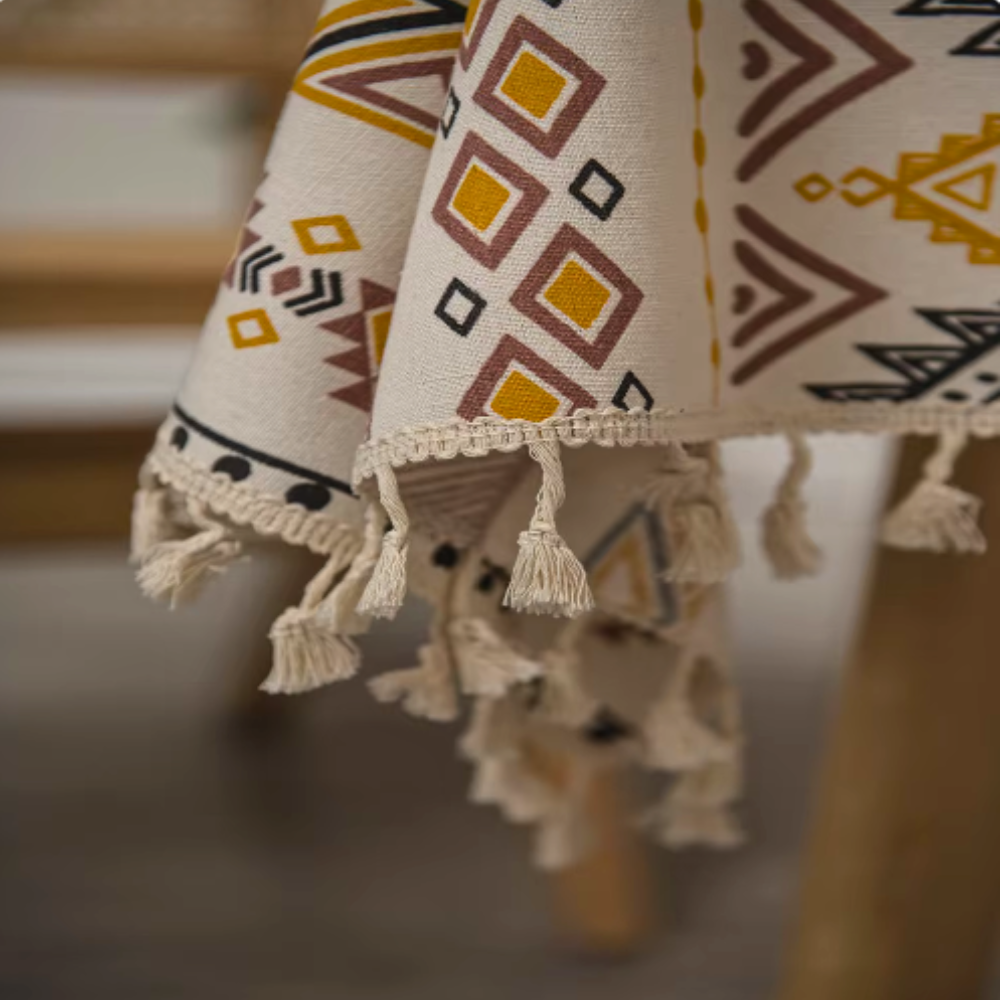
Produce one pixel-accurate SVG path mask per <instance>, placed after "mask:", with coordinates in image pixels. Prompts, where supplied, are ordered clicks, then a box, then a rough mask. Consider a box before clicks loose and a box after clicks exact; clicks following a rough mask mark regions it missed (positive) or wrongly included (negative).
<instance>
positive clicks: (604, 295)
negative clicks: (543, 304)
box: [545, 260, 611, 330]
mask: <svg viewBox="0 0 1000 1000" xmlns="http://www.w3.org/2000/svg"><path fill="white" fill-rule="evenodd" d="M545 298H546V299H548V301H549V302H551V303H552V305H554V306H555V307H556V309H558V310H559V312H561V313H562V314H563V315H564V316H568V317H569V318H570V319H571V320H572V321H573V322H574V323H576V325H577V326H579V327H582V328H583V329H584V330H589V329H590V328H591V327H592V326H593V325H594V323H596V322H597V319H598V317H599V316H600V315H601V313H602V312H603V311H604V307H605V306H606V305H607V304H608V300H609V299H610V298H611V292H609V291H608V290H607V289H606V288H605V287H604V285H602V284H601V283H600V282H599V281H598V280H597V279H596V278H595V277H594V276H593V275H592V274H591V273H590V272H589V271H586V270H584V269H583V268H582V267H580V265H579V264H577V262H576V261H575V260H571V261H567V263H566V266H565V267H564V268H563V269H562V272H561V273H560V275H559V277H558V278H556V280H555V281H553V282H552V284H551V285H550V286H549V288H548V290H547V291H546V292H545Z"/></svg>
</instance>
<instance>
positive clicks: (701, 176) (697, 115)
mask: <svg viewBox="0 0 1000 1000" xmlns="http://www.w3.org/2000/svg"><path fill="white" fill-rule="evenodd" d="M688 20H689V21H690V22H691V44H692V52H693V56H694V73H693V74H692V77H691V89H692V90H693V91H694V135H693V136H692V141H691V151H692V153H693V155H694V163H695V168H696V170H697V174H698V197H697V199H696V200H695V203H694V221H695V223H696V225H697V226H698V232H699V233H700V235H701V250H702V258H703V261H704V268H705V288H704V292H705V301H706V303H707V305H708V322H709V327H710V329H711V332H712V345H711V360H712V402H713V403H714V405H716V406H718V405H719V398H720V395H721V387H722V342H721V341H720V339H719V318H718V314H717V312H716V305H715V279H714V277H713V276H712V245H711V238H710V233H711V221H710V219H709V215H708V204H707V202H706V201H705V164H706V162H707V161H708V143H707V142H706V140H705V131H704V128H703V127H702V103H703V101H704V99H705V71H704V70H703V69H702V65H701V31H702V28H703V27H704V25H705V10H704V7H703V5H702V0H688Z"/></svg>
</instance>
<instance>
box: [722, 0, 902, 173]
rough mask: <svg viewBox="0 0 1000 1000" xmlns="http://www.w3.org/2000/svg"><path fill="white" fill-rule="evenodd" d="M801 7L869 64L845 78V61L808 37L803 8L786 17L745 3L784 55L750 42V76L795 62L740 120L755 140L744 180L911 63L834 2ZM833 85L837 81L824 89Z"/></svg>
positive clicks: (743, 166) (755, 0)
mask: <svg viewBox="0 0 1000 1000" xmlns="http://www.w3.org/2000/svg"><path fill="white" fill-rule="evenodd" d="M789 2H791V0H789ZM795 3H797V4H798V5H799V6H801V7H804V8H806V9H808V10H809V11H811V12H812V14H814V15H815V16H816V17H818V18H820V19H821V20H822V21H824V22H825V24H826V25H827V26H828V27H829V28H830V29H832V30H833V31H834V32H836V33H837V34H838V35H840V36H841V37H842V38H843V39H844V40H845V41H847V42H850V43H851V44H852V45H853V46H854V47H855V48H856V50H857V51H858V54H862V55H864V56H866V57H867V59H866V60H865V61H866V63H867V64H866V65H863V66H861V67H860V68H859V69H857V71H856V72H853V73H851V74H850V75H848V76H847V77H846V78H845V76H844V69H845V66H844V65H842V64H843V63H844V62H845V61H844V60H840V59H838V58H837V56H836V55H835V54H834V52H832V51H831V50H830V49H829V48H827V47H826V46H824V45H822V44H821V43H820V42H819V41H817V40H816V39H815V38H813V37H810V36H809V35H808V34H806V30H805V28H804V26H803V22H802V19H801V15H800V14H799V12H798V11H796V10H791V11H789V16H788V17H786V16H784V15H783V14H781V13H780V12H779V11H778V9H777V5H776V4H772V3H769V2H768V0H746V2H745V3H744V4H743V10H744V11H745V13H746V14H747V16H748V17H749V18H750V19H751V20H752V21H753V22H754V24H755V27H756V29H757V30H759V31H761V32H763V33H764V34H766V35H767V36H768V37H769V38H770V39H771V40H772V41H773V42H775V43H776V44H777V45H778V46H780V47H781V49H782V50H783V51H782V52H781V53H780V56H777V57H776V56H774V55H772V54H771V52H770V51H769V50H768V49H767V48H766V47H765V46H764V45H762V44H761V43H760V42H757V41H748V42H746V43H745V44H744V46H743V53H744V57H745V60H746V62H745V65H744V69H743V74H744V76H745V77H747V79H752V80H759V79H762V78H763V77H765V76H766V75H767V74H768V73H770V71H771V69H772V67H774V66H777V65H784V64H786V63H787V62H788V57H789V56H791V57H792V63H791V66H790V67H789V68H788V69H787V70H785V72H783V73H782V74H781V75H780V76H778V77H776V78H775V79H773V80H772V81H771V82H770V83H768V84H767V85H766V86H765V87H763V88H762V89H760V90H759V92H757V93H756V95H755V97H754V99H753V100H752V101H751V103H750V104H749V105H748V107H747V108H746V109H745V110H744V112H743V114H742V116H741V117H740V119H739V123H738V125H737V131H738V133H739V135H740V136H741V137H742V138H744V139H754V140H755V142H754V143H753V145H752V146H751V148H750V149H749V151H748V152H747V153H746V155H745V156H744V158H743V160H742V162H741V163H740V164H739V167H738V168H737V171H736V176H737V177H738V179H739V180H740V181H742V182H746V181H749V180H750V179H752V178H753V177H754V176H756V175H757V174H758V173H759V172H760V171H761V170H763V169H764V168H765V167H766V166H767V165H768V164H769V163H770V162H771V161H772V160H773V159H774V158H775V157H776V156H778V154H779V153H781V152H782V151H783V150H784V149H785V148H786V147H788V146H789V145H791V144H792V143H793V142H795V140H796V139H798V138H799V137H800V136H802V135H803V134H805V133H806V132H808V131H809V130H810V129H812V128H814V127H815V126H816V125H818V124H820V123H821V122H822V121H824V120H825V119H826V118H828V117H829V116H830V115H832V114H835V113H836V112H838V111H840V110H841V109H842V108H844V107H845V106H846V105H848V104H850V103H852V102H853V101H856V100H858V99H859V98H860V97H863V96H864V95H866V94H868V93H869V92H870V91H872V90H874V89H875V88H877V87H880V86H881V85H883V84H884V83H887V82H888V81H889V80H891V79H892V78H893V77H895V76H898V75H899V74H900V73H903V72H905V71H906V70H908V69H909V68H910V67H911V66H912V65H913V61H912V60H911V59H910V58H909V57H908V56H905V55H904V54H903V53H901V52H899V51H897V50H896V49H895V48H893V46H891V45H890V44H889V43H888V42H887V41H886V40H885V39H884V38H883V37H882V36H881V35H879V34H878V33H877V32H876V31H874V30H872V28H870V27H869V26H868V25H866V24H865V23H864V22H863V21H861V20H860V19H859V18H857V17H855V16H854V15H853V14H851V13H849V12H848V11H847V10H846V9H845V8H844V7H843V6H842V5H841V4H839V3H837V2H835V0H795ZM853 54H854V53H852V55H853ZM846 68H847V69H848V71H850V70H851V69H852V68H853V63H852V62H850V61H848V62H847V67H846ZM827 80H830V81H831V83H830V84H829V85H828V86H825V85H824V84H825V83H826V81H827Z"/></svg>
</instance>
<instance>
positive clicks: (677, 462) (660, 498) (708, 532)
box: [647, 442, 742, 584]
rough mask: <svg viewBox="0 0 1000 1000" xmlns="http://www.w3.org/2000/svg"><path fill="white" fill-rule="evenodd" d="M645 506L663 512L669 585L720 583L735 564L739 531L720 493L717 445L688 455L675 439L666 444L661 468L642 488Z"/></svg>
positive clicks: (720, 482) (738, 557)
mask: <svg viewBox="0 0 1000 1000" xmlns="http://www.w3.org/2000/svg"><path fill="white" fill-rule="evenodd" d="M647 495H648V500H647V502H648V503H649V504H650V506H659V507H662V509H663V510H664V512H665V515H666V521H667V524H668V526H669V536H670V548H671V551H670V567H669V569H668V570H667V572H666V573H665V574H664V577H665V579H667V580H669V581H670V582H674V583H703V584H710V583H720V582H722V581H723V580H725V579H727V578H728V576H729V575H730V573H732V571H733V570H735V569H737V568H738V567H739V565H740V561H741V558H742V553H741V545H740V537H739V532H738V530H737V528H736V523H735V522H734V520H733V517H732V514H731V513H730V511H729V504H728V501H727V498H726V495H725V489H724V486H723V483H722V467H721V463H720V462H719V459H718V453H717V448H716V446H714V445H709V446H707V454H706V455H705V456H700V455H690V454H688V452H687V451H686V450H685V449H684V448H683V446H681V445H680V444H677V443H676V442H671V443H670V444H668V445H667V446H666V458H665V461H664V464H663V467H662V469H661V470H660V471H659V473H658V474H657V476H656V478H655V479H654V481H653V482H652V483H651V484H650V486H649V488H648V489H647Z"/></svg>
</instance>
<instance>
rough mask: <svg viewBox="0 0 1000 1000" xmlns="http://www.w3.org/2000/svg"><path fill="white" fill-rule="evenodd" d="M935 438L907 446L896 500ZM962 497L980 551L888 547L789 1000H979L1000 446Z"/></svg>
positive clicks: (830, 771)
mask: <svg viewBox="0 0 1000 1000" xmlns="http://www.w3.org/2000/svg"><path fill="white" fill-rule="evenodd" d="M927 453H928V442H926V441H907V442H906V443H905V444H904V445H903V449H902V459H901V464H900V469H899V472H898V474H897V483H896V493H897V497H898V495H902V494H903V493H905V492H906V491H907V490H908V489H909V487H910V486H912V484H913V482H914V481H915V480H916V478H917V477H918V474H919V468H920V464H921V462H922V461H923V459H924V458H925V457H926V455H927ZM956 481H957V485H959V486H960V487H961V488H963V489H966V490H968V491H969V492H971V493H974V494H975V495H977V496H979V497H981V498H982V499H983V501H984V502H985V509H984V514H983V519H982V524H983V529H984V531H985V533H986V534H987V536H988V537H989V538H990V539H991V548H990V551H989V553H988V554H987V555H986V556H980V557H977V556H953V555H949V556H938V555H929V554H922V553H919V554H915V553H907V552H898V551H893V550H889V549H884V548H882V549H880V550H879V551H878V552H877V554H876V555H875V562H874V567H873V574H872V581H871V583H872V591H871V595H870V598H869V602H868V607H867V612H866V614H865V616H864V621H863V623H862V626H861V630H860V634H859V638H858V642H857V648H856V650H855V652H854V655H853V658H852V661H851V663H850V664H849V668H848V671H847V674H846V676H845V678H844V682H843V690H842V695H841V705H840V709H839V717H838V718H837V720H836V724H835V727H834V732H833V736H832V745H831V747H830V749H829V752H828V759H827V761H826V764H825V772H824V775H823V778H822V782H821V790H820V799H819V807H818V812H817V816H816V820H815V829H814V830H813V834H812V841H811V844H810V846H809V849H808V856H807V860H806V866H805V873H804V885H803V891H802V901H801V912H800V915H799V921H798V925H797V927H796V929H795V933H794V935H793V939H792V942H791V950H790V954H789V956H788V959H787V964H786V970H785V977H784V982H783V987H782V989H781V991H780V994H779V995H780V997H781V1000H974V998H978V997H980V995H981V991H982V989H983V987H984V981H985V979H986V977H987V975H988V970H989V965H990V957H991V951H992V945H993V940H994V931H995V927H996V923H997V919H998V916H1000V603H998V602H1000V441H985V442H982V441H980V442H974V443H972V444H971V445H970V447H969V449H968V450H967V452H966V453H965V455H964V457H963V458H962V460H961V461H960V463H959V466H958V475H957V477H956Z"/></svg>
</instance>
